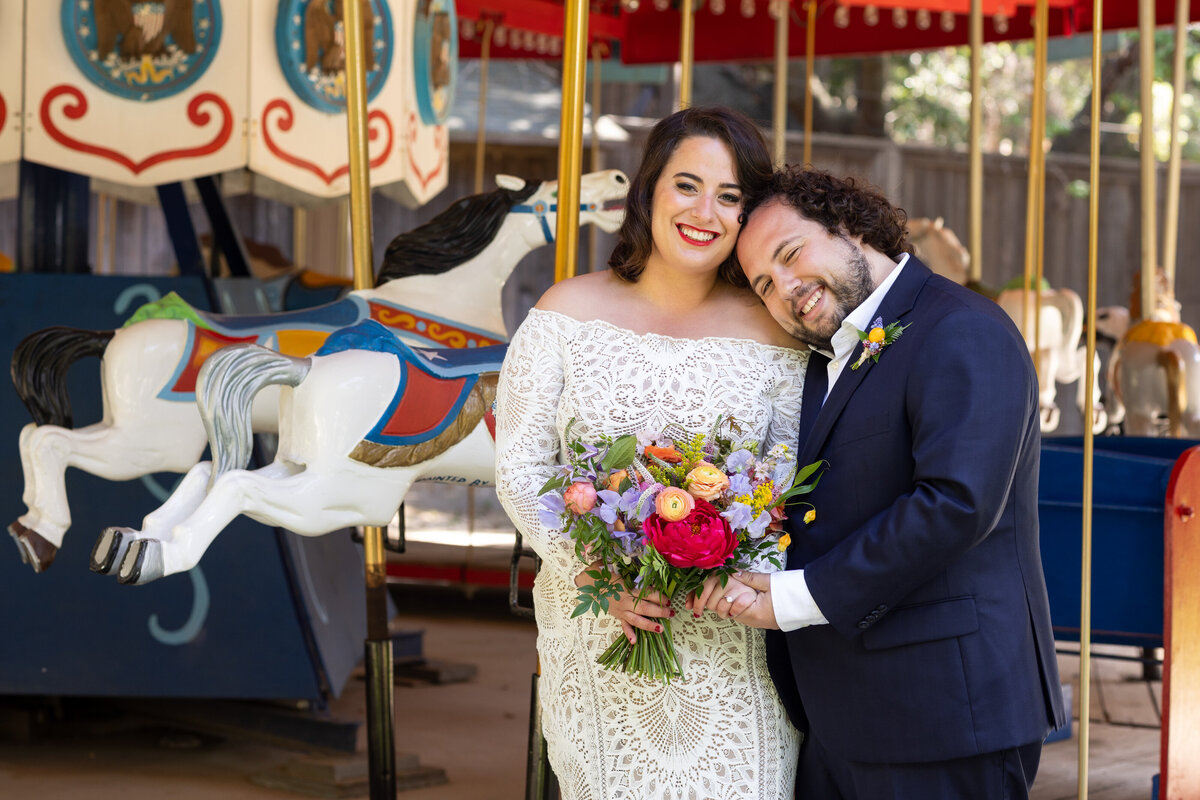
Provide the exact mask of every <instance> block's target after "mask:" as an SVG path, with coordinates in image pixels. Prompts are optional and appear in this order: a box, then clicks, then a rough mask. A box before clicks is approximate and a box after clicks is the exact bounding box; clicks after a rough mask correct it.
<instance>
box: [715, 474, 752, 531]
mask: <svg viewBox="0 0 1200 800" xmlns="http://www.w3.org/2000/svg"><path fill="white" fill-rule="evenodd" d="M738 477H741V476H738ZM742 480H745V478H744V477H743V478H742ZM721 516H722V517H724V518H725V519H726V520H728V521H729V527H731V528H733V529H734V530H743V529H745V528H746V526H748V525H749V524H750V506H748V505H746V504H745V503H730V504H729V508H727V509H725V510H724V511H722V512H721Z"/></svg>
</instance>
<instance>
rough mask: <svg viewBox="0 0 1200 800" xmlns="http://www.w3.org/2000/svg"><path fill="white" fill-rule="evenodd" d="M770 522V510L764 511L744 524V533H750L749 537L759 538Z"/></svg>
mask: <svg viewBox="0 0 1200 800" xmlns="http://www.w3.org/2000/svg"><path fill="white" fill-rule="evenodd" d="M770 524H771V512H769V511H764V512H762V513H761V514H759V515H758V516H757V517H755V518H754V520H753V521H752V522H751V523H750V524H749V525H747V526H746V533H748V534H750V536H751V538H754V539H761V538H762V535H763V534H764V533H766V532H767V526H768V525H770Z"/></svg>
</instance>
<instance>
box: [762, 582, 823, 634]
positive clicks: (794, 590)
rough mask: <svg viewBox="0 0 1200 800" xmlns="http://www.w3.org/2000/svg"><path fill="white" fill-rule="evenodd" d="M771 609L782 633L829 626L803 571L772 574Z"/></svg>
mask: <svg viewBox="0 0 1200 800" xmlns="http://www.w3.org/2000/svg"><path fill="white" fill-rule="evenodd" d="M771 607H772V608H773V609H774V611H775V623H776V624H777V625H779V630H781V631H794V630H796V629H797V628H804V627H806V626H808V625H828V624H829V620H827V619H825V615H824V614H822V613H821V609H819V608H817V601H816V600H814V599H813V596H812V592H810V591H809V590H808V582H807V581H805V580H804V570H802V569H794V570H787V571H784V572H772V573H771Z"/></svg>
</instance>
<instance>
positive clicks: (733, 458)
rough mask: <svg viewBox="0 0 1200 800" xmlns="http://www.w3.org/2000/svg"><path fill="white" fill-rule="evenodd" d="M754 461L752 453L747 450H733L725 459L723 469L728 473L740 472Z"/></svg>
mask: <svg viewBox="0 0 1200 800" xmlns="http://www.w3.org/2000/svg"><path fill="white" fill-rule="evenodd" d="M753 463H754V454H753V453H751V452H750V451H749V450H734V451H733V452H732V453H730V454H729V457H728V458H726V459H725V471H726V472H729V473H740V472H742V471H743V470H744V469H746V467H748V466H750V465H751V464H753Z"/></svg>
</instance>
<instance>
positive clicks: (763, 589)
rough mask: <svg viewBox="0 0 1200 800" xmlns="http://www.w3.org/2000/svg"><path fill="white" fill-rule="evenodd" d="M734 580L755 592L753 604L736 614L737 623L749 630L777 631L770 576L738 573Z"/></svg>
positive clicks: (761, 573)
mask: <svg viewBox="0 0 1200 800" xmlns="http://www.w3.org/2000/svg"><path fill="white" fill-rule="evenodd" d="M735 579H736V580H738V581H740V582H741V583H742V584H744V585H745V586H748V587H749V588H751V589H753V590H754V591H755V595H754V602H753V603H752V604H751V605H750V606H749V607H747V608H746V610H745V611H743V612H742V613H740V614H738V617H737V621H738V622H740V623H742V624H743V625H746V626H748V627H751V628H767V629H770V630H779V623H778V622H776V621H775V605H774V603H773V602H772V600H771V576H770V575H769V574H767V573H765V572H739V573H737V575H736V576H735Z"/></svg>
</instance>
